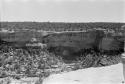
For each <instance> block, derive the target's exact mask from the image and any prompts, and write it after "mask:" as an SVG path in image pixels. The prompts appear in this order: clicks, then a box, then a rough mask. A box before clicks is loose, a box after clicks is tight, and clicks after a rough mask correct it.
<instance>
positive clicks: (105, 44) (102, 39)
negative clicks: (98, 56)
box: [43, 30, 124, 55]
mask: <svg viewBox="0 0 125 84" xmlns="http://www.w3.org/2000/svg"><path fill="white" fill-rule="evenodd" d="M108 34H109V33H108ZM108 34H106V33H104V31H102V30H90V31H87V32H63V33H54V34H49V35H48V36H45V37H43V42H44V43H45V44H47V46H48V48H51V47H54V48H56V49H57V47H58V49H57V50H56V51H57V52H58V51H59V53H60V54H62V55H66V54H67V55H69V54H73V53H75V52H78V51H80V50H81V49H94V50H96V51H99V50H107V51H108V50H119V49H123V45H124V40H123V36H113V34H109V35H108ZM121 39H122V40H121Z"/></svg>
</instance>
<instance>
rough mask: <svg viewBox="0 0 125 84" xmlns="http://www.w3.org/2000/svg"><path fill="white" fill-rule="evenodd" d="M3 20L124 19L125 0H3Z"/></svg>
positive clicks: (99, 20) (67, 20) (69, 20)
mask: <svg viewBox="0 0 125 84" xmlns="http://www.w3.org/2000/svg"><path fill="white" fill-rule="evenodd" d="M0 17H1V18H0V20H1V21H37V22H48V21H49V22H125V0H0Z"/></svg>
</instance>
